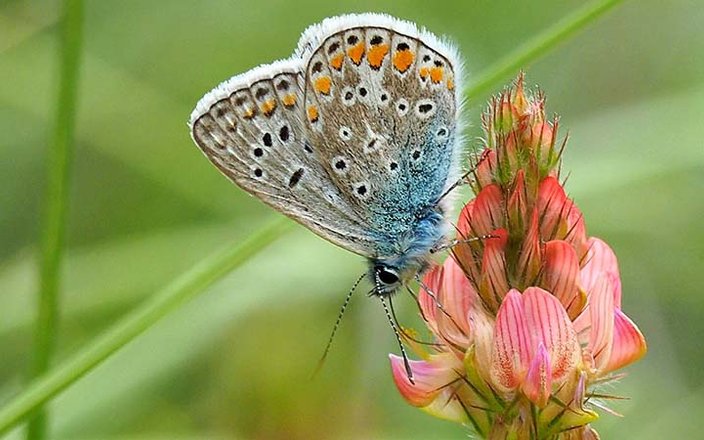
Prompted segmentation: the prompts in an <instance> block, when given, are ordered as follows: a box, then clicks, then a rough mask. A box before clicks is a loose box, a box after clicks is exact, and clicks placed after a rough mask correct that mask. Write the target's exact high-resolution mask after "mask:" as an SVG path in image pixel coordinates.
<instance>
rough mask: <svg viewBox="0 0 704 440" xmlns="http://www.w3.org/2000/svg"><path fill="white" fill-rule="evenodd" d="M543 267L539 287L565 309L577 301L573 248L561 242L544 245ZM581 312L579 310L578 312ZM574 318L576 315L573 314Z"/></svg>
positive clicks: (575, 265)
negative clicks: (545, 290)
mask: <svg viewBox="0 0 704 440" xmlns="http://www.w3.org/2000/svg"><path fill="white" fill-rule="evenodd" d="M544 255H545V257H544V258H545V265H544V267H543V280H542V283H541V285H542V286H543V287H545V289H547V290H548V291H549V292H551V293H552V294H553V295H555V297H557V299H559V300H560V302H561V303H562V305H563V306H564V307H565V309H569V308H570V306H571V305H572V304H573V303H575V301H576V300H577V299H578V293H579V291H578V286H577V277H578V276H579V259H578V258H577V252H575V250H574V248H573V247H572V246H571V245H570V244H569V243H567V242H566V241H563V240H553V241H549V242H547V243H546V244H545V254H544ZM580 311H581V310H580ZM575 316H576V313H575Z"/></svg>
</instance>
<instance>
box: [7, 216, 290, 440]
mask: <svg viewBox="0 0 704 440" xmlns="http://www.w3.org/2000/svg"><path fill="white" fill-rule="evenodd" d="M292 225H293V223H292V222H291V221H289V220H287V219H284V218H280V219H278V220H277V221H275V222H273V223H271V224H270V225H269V226H266V227H264V228H262V229H260V230H259V231H258V232H257V233H255V234H253V235H251V236H250V238H249V239H247V240H245V241H244V242H241V243H239V244H238V245H235V246H233V245H229V246H226V247H224V248H223V249H222V250H220V251H219V252H216V253H214V254H213V255H211V256H210V257H207V258H205V259H204V260H202V261H201V262H199V263H198V264H196V265H194V266H193V267H192V268H191V269H190V270H188V271H187V272H185V273H184V274H183V275H181V276H180V277H178V278H176V280H174V281H173V282H172V283H171V284H169V285H168V286H166V287H165V288H164V289H162V290H161V291H159V292H157V293H156V294H155V295H154V296H152V297H151V298H149V299H148V300H146V301H145V302H144V303H142V304H141V305H139V306H137V308H136V309H134V310H133V311H131V312H129V313H128V314H127V315H126V316H125V317H124V318H122V319H121V320H120V321H118V322H117V323H116V324H115V325H113V326H112V327H111V328H109V329H108V330H107V331H105V333H103V334H102V335H101V336H98V337H97V338H96V339H95V340H94V341H93V342H91V343H89V344H88V345H87V346H86V347H84V348H82V349H81V350H80V351H79V352H78V353H76V354H75V355H73V356H72V357H70V358H68V359H67V360H66V361H64V362H62V363H61V364H60V365H58V366H57V367H55V368H54V369H52V370H51V371H50V372H49V373H47V374H46V375H44V376H42V377H40V378H39V379H37V380H35V381H34V382H32V383H31V384H30V385H29V386H28V387H27V388H26V389H25V390H24V391H23V392H22V393H21V394H20V395H19V396H17V397H15V398H14V399H13V400H11V401H10V402H9V403H8V404H7V405H6V406H5V407H3V408H2V409H1V410H0V436H2V435H3V434H4V433H6V432H7V431H8V429H10V428H11V427H12V426H13V425H15V424H16V423H18V422H19V421H20V420H22V419H23V418H24V417H26V416H27V415H28V414H29V413H30V412H31V411H33V410H35V409H36V408H37V407H39V406H41V405H42V404H43V403H45V402H47V401H48V400H50V399H51V398H52V397H54V396H56V395H57V394H58V393H60V392H61V391H62V390H64V389H65V388H66V387H68V386H69V385H71V384H72V383H74V382H75V381H76V380H78V379H80V378H81V377H82V376H83V375H85V374H86V373H88V372H89V371H91V370H92V369H93V368H95V367H96V366H98V365H99V364H100V363H102V362H103V361H104V360H105V359H107V358H108V357H110V356H111V355H112V354H113V353H115V352H116V351H118V350H119V349H120V348H122V347H124V346H125V345H127V343H129V342H130V341H132V340H134V339H135V338H136V337H137V336H139V335H140V334H142V333H143V332H144V331H145V330H147V329H148V328H150V327H151V326H152V325H154V324H155V323H156V322H158V321H159V320H160V319H161V318H163V317H165V316H167V315H168V314H169V313H171V312H172V311H174V310H176V309H177V308H178V307H179V306H181V305H182V304H184V303H186V302H187V301H189V300H191V299H192V298H194V297H195V296H197V295H198V294H199V293H200V292H202V291H203V290H205V289H206V288H207V287H208V286H210V285H211V284H213V283H214V282H215V281H217V280H218V279H220V278H221V277H222V276H224V275H226V274H227V273H229V272H231V271H232V270H234V269H235V268H237V267H239V266H240V265H242V264H243V263H245V262H246V261H247V260H248V259H249V258H250V257H252V256H254V255H255V254H257V253H258V252H259V251H261V250H263V249H264V248H265V247H266V246H267V245H269V244H271V243H272V242H273V241H275V240H276V239H278V238H279V237H281V236H282V235H283V234H284V233H285V232H287V231H288V230H289V229H290V228H291V226H292Z"/></svg>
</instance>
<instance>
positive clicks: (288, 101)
mask: <svg viewBox="0 0 704 440" xmlns="http://www.w3.org/2000/svg"><path fill="white" fill-rule="evenodd" d="M281 101H282V102H283V103H284V105H285V106H286V107H291V106H293V105H294V104H295V103H296V95H294V94H293V93H289V94H288V95H286V96H284V98H283V99H282V100H281Z"/></svg>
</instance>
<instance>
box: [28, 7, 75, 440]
mask: <svg viewBox="0 0 704 440" xmlns="http://www.w3.org/2000/svg"><path fill="white" fill-rule="evenodd" d="M63 8H64V10H63V14H64V16H63V20H62V23H61V25H62V28H61V36H62V44H61V53H60V56H61V60H60V63H61V64H60V72H59V91H58V101H57V111H56V121H55V124H56V126H55V127H54V134H53V139H52V141H51V144H50V145H49V148H48V151H47V164H48V177H47V188H46V208H45V209H46V211H45V215H44V219H43V228H42V242H41V252H42V253H41V262H40V274H39V304H38V310H37V321H36V328H35V337H34V356H33V359H32V364H31V378H32V379H36V378H37V377H40V376H42V375H43V374H44V373H45V372H46V371H47V369H48V368H49V364H50V362H51V358H52V356H53V353H54V347H55V345H56V328H57V321H58V302H59V300H58V293H59V284H60V281H61V278H60V271H61V259H62V255H63V252H62V248H63V244H64V235H65V230H66V227H65V226H66V213H67V209H68V193H69V175H70V164H71V157H72V156H73V147H72V143H73V132H74V127H75V119H76V101H77V95H78V68H79V65H80V55H81V40H82V21H83V5H82V0H65V1H64V5H63ZM46 426H47V414H46V410H45V409H44V408H43V407H38V408H37V409H36V410H35V413H34V417H33V418H32V419H31V420H30V422H29V424H28V426H27V439H29V440H41V439H43V438H45V437H46Z"/></svg>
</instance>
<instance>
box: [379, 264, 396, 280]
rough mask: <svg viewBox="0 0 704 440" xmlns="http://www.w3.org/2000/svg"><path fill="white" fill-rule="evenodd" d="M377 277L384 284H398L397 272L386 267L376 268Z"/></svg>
mask: <svg viewBox="0 0 704 440" xmlns="http://www.w3.org/2000/svg"><path fill="white" fill-rule="evenodd" d="M376 275H377V277H379V281H381V282H382V283H384V284H396V283H398V275H397V274H396V272H394V271H392V270H390V269H388V268H386V267H381V266H379V267H377V268H376Z"/></svg>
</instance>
